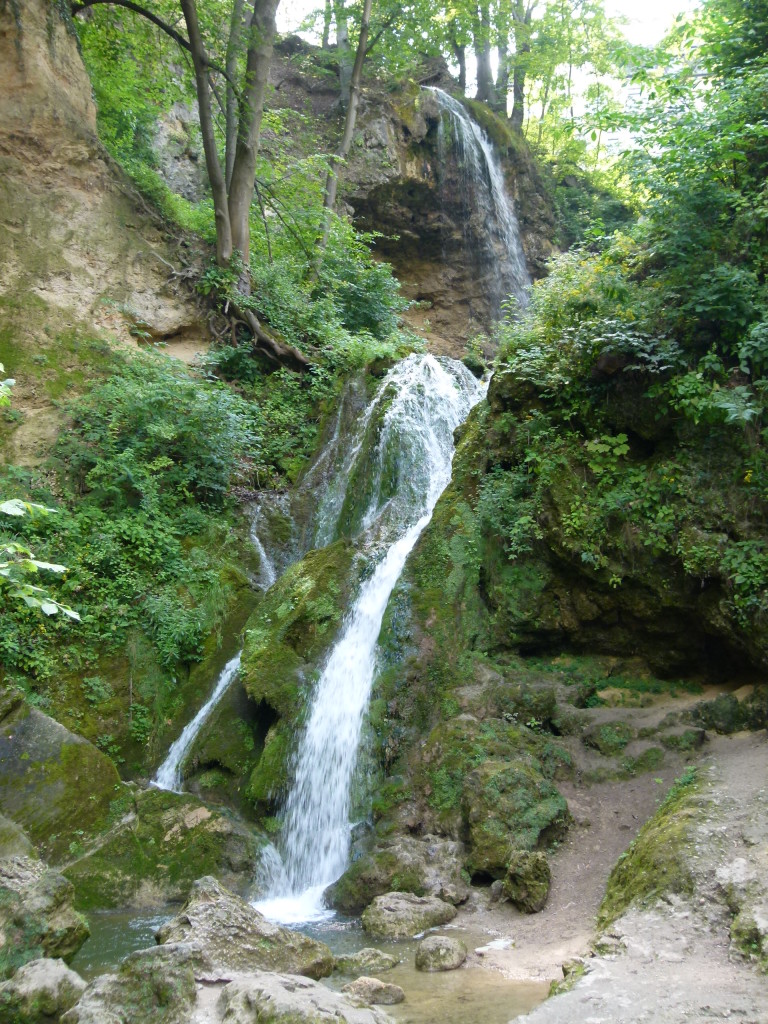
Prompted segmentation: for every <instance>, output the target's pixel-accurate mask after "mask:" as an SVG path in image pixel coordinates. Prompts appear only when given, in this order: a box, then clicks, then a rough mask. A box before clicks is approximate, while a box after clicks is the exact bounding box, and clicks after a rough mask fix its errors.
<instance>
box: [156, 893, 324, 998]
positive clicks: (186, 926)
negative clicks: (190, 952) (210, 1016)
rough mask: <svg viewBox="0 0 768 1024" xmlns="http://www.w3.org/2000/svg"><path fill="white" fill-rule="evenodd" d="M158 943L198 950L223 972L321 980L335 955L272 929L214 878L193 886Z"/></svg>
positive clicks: (296, 935) (308, 940) (321, 945)
mask: <svg viewBox="0 0 768 1024" xmlns="http://www.w3.org/2000/svg"><path fill="white" fill-rule="evenodd" d="M157 940H158V942H160V943H166V942H171V943H174V942H176V943H178V942H181V943H188V944H193V945H196V946H199V947H201V948H202V949H203V950H204V951H205V955H206V957H208V959H209V960H210V961H211V963H213V964H214V965H215V966H217V967H219V968H221V969H222V970H225V971H254V970H265V971H284V972H286V973H288V974H302V975H305V976H306V977H309V978H324V977H326V976H327V975H329V974H330V973H331V972H332V970H333V954H332V953H331V951H330V949H329V948H328V947H327V946H326V945H325V944H324V943H322V942H316V941H315V940H314V939H311V938H309V937H308V936H306V935H302V934H301V932H294V931H291V930H290V929H288V928H281V927H279V926H278V925H276V924H273V923H272V922H271V921H268V920H267V919H266V918H265V917H264V915H263V914H260V913H259V912H258V910H255V909H254V908H253V907H252V906H251V905H250V903H246V902H245V900H242V899H240V897H239V896H236V895H235V894H234V893H231V892H228V891H227V890H226V889H225V888H224V886H223V885H220V884H219V882H217V881H216V879H215V878H201V879H199V880H198V881H197V882H195V883H194V885H193V886H192V891H191V893H190V895H189V899H188V900H187V902H186V903H185V904H184V908H183V909H182V911H181V913H179V914H177V916H176V917H174V918H173V919H172V920H170V921H168V922H167V924H164V925H163V926H162V927H161V928H160V930H159V932H158V933H157Z"/></svg>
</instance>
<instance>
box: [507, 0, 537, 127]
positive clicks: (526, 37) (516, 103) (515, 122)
mask: <svg viewBox="0 0 768 1024" xmlns="http://www.w3.org/2000/svg"><path fill="white" fill-rule="evenodd" d="M535 6H536V5H535V3H531V4H529V5H528V7H526V6H525V5H524V3H523V0H515V5H514V7H513V8H512V21H513V28H514V35H515V60H514V66H513V69H512V113H511V114H510V118H509V120H510V124H511V126H512V128H513V129H514V131H516V132H522V130H523V119H524V117H525V74H526V71H527V69H528V56H529V54H530V52H531V16H532V14H533V8H534V7H535Z"/></svg>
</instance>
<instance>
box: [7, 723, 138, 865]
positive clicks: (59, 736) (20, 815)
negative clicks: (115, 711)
mask: <svg viewBox="0 0 768 1024" xmlns="http://www.w3.org/2000/svg"><path fill="white" fill-rule="evenodd" d="M119 789H120V776H119V775H118V774H117V769H116V768H115V766H114V764H113V763H112V761H111V760H110V759H109V758H108V757H107V756H106V755H105V754H102V753H101V751H100V750H97V749H96V747H95V746H93V744H92V743H89V742H88V741H87V740H84V739H83V738H82V737H81V736H76V735H75V734H74V733H72V732H70V731H69V729H65V728H64V726H63V725H60V724H59V723H58V722H55V721H54V720H53V719H52V718H49V717H48V715H44V714H43V713H42V711H38V710H37V709H36V708H30V707H28V706H26V705H21V706H19V707H17V708H16V710H15V711H13V712H12V713H11V714H10V715H8V716H7V717H6V718H5V719H4V720H3V721H2V723H0V807H2V808H3V812H4V813H5V814H6V815H8V816H9V817H10V818H12V819H13V821H14V822H15V823H16V824H17V825H19V826H20V827H21V828H22V829H24V831H25V832H26V833H27V835H28V837H29V839H30V840H31V841H32V842H33V843H34V844H35V845H36V846H37V847H38V848H39V849H42V850H43V851H44V856H46V858H47V859H49V860H50V861H51V862H52V863H55V862H56V861H57V860H59V859H63V858H65V857H69V856H70V854H69V843H70V840H71V839H72V838H73V827H74V828H77V829H78V830H83V831H84V832H89V831H91V830H95V829H97V828H98V827H99V826H100V825H101V824H102V823H103V822H104V821H105V820H106V818H107V815H108V813H109V805H110V803H111V801H112V800H113V799H114V797H115V795H116V792H117V791H119ZM73 822H76V823H77V824H76V825H75V826H73V824H72V823H73ZM79 834H80V835H82V834H83V833H82V832H80V833H79Z"/></svg>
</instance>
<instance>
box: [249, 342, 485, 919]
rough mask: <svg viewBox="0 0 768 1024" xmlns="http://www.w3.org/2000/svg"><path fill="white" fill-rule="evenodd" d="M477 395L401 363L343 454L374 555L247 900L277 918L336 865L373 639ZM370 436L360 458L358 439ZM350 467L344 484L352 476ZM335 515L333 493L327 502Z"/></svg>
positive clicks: (435, 371) (295, 911)
mask: <svg viewBox="0 0 768 1024" xmlns="http://www.w3.org/2000/svg"><path fill="white" fill-rule="evenodd" d="M482 394H483V387H482V385H481V384H480V383H479V382H478V381H476V380H475V379H474V378H473V377H472V375H471V374H470V373H469V372H468V371H467V370H466V368H465V367H464V366H462V364H460V363H456V362H453V361H450V360H446V361H445V362H443V363H440V362H438V361H437V360H436V359H434V358H433V357H432V356H409V357H408V358H407V359H405V360H403V362H401V363H399V364H398V365H397V366H395V367H394V368H393V369H392V370H391V371H390V372H389V374H388V375H387V377H386V378H385V380H384V381H383V383H382V386H381V388H380V390H379V393H378V395H377V397H376V398H375V399H374V402H373V403H372V406H371V407H370V408H369V409H368V410H367V411H366V413H365V415H364V416H363V417H362V421H361V425H360V433H359V434H358V436H357V437H356V438H355V439H354V440H353V442H352V445H351V448H352V450H353V451H354V452H355V458H356V459H358V458H362V459H365V458H366V457H367V458H368V459H369V461H370V463H371V464H370V465H368V466H367V467H363V468H365V470H366V472H365V477H364V478H365V480H366V487H365V493H366V494H367V496H368V497H367V507H366V508H365V510H364V515H363V516H362V519H361V521H360V526H361V530H362V532H363V534H364V535H365V537H366V538H367V539H369V540H370V541H372V542H374V543H375V544H376V546H377V547H378V546H379V545H381V546H383V547H385V554H384V555H383V557H382V558H381V560H380V561H379V563H378V565H377V566H376V569H375V571H374V572H373V574H372V575H371V577H370V578H369V579H368V580H367V581H366V582H365V583H364V584H363V586H362V588H361V590H360V593H359V595H358V597H357V600H356V601H355V604H354V606H353V607H352V608H351V609H350V612H349V614H348V615H347V618H346V620H345V623H344V626H343V628H342V632H341V636H340V638H339V640H338V641H337V643H336V646H335V647H334V648H333V650H332V651H331V653H330V656H329V658H328V661H327V663H326V665H325V668H324V670H323V673H322V675H321V677H320V680H319V681H318V683H317V687H316V690H315V694H314V699H313V702H312V706H311V709H310V713H309V717H308V721H307V725H306V728H305V730H304V733H303V735H302V737H301V740H300V743H299V749H298V753H297V757H296V761H295V782H294V786H293V789H292V790H291V792H290V794H289V796H288V800H287V802H286V806H285V814H284V827H283V837H282V869H278V867H277V865H276V863H275V858H274V856H271V857H270V858H269V869H270V876H271V877H270V890H269V893H268V897H267V899H265V900H264V901H262V902H261V903H259V904H257V906H258V908H259V909H260V910H261V911H262V912H263V913H265V914H266V915H267V916H268V917H272V918H274V919H276V920H280V921H283V922H286V923H288V922H297V921H307V920H312V919H317V918H319V917H322V916H325V915H327V913H328V911H325V910H324V909H323V907H322V903H321V898H322V893H323V890H324V889H325V888H326V887H327V886H328V885H330V884H331V882H333V881H335V880H336V879H337V878H338V877H339V875H340V874H341V873H342V872H343V871H344V869H345V868H346V866H347V861H348V858H349V848H350V822H349V810H350V789H351V784H352V778H353V774H354V770H355V765H356V762H357V753H358V746H359V742H360V733H361V727H362V722H363V715H364V712H365V708H366V706H367V703H368V698H369V695H370V690H371V685H372V682H373V678H374V671H375V666H376V643H377V640H378V635H379V631H380V629H381V622H382V619H383V616H384V611H385V609H386V606H387V602H388V600H389V596H390V594H391V593H392V590H393V588H394V586H395V583H396V582H397V580H398V577H399V576H400V573H401V572H402V569H403V566H404V565H405V561H406V558H407V557H408V554H409V553H410V551H411V550H412V548H413V546H414V544H415V543H416V541H417V539H418V537H419V535H420V534H421V532H422V530H423V529H424V527H425V526H426V525H427V523H428V522H429V520H430V518H431V515H432V511H433V509H434V506H435V503H436V502H437V499H438V498H439V496H440V494H441V493H442V491H443V489H444V488H445V486H446V484H447V483H448V481H449V480H450V472H451V459H452V455H453V431H454V429H455V428H456V427H457V426H458V425H459V424H460V423H461V422H462V421H463V420H464V419H465V417H466V416H467V414H468V413H469V410H470V409H471V407H472V405H474V404H475V402H477V401H479V399H480V398H481V397H482ZM369 430H377V431H378V439H377V443H376V445H375V447H374V449H373V455H372V456H371V448H370V445H368V444H365V443H364V437H363V436H362V435H363V434H365V432H367V431H369ZM359 469H360V467H356V466H355V465H353V464H352V465H350V466H349V468H348V473H347V479H348V480H352V479H357V480H361V479H363V475H362V474H358V473H357V472H356V471H357V470H359ZM333 501H334V504H335V505H336V507H337V508H339V507H340V504H342V503H343V502H342V503H340V502H339V498H338V496H335V497H334V498H333Z"/></svg>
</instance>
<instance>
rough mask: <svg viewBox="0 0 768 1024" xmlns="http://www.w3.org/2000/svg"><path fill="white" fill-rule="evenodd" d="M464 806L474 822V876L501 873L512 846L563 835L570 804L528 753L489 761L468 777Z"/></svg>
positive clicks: (525, 847)
mask: <svg viewBox="0 0 768 1024" xmlns="http://www.w3.org/2000/svg"><path fill="white" fill-rule="evenodd" d="M462 806H463V808H464V814H465V817H466V821H467V823H468V826H469V846H470V853H469V856H468V857H467V861H466V867H467V870H468V871H469V872H470V874H471V875H473V876H480V877H490V878H502V877H503V876H504V873H505V872H506V868H507V864H508V862H509V856H510V851H511V850H513V849H522V850H532V849H533V848H534V847H535V846H537V845H538V844H540V843H543V842H547V841H551V840H554V839H556V838H557V837H558V836H560V835H562V833H563V831H564V829H565V828H566V825H567V818H568V805H567V803H566V801H565V799H564V798H563V797H562V796H561V795H560V793H559V792H558V791H557V789H556V788H555V787H554V785H553V784H552V783H551V782H550V781H549V780H548V779H545V778H544V776H543V775H542V774H541V772H540V771H539V769H538V767H537V766H536V764H535V763H534V762H532V761H531V760H530V759H528V758H526V757H524V756H523V757H519V758H517V759H515V760H514V761H511V762H510V761H500V760H495V759H494V760H489V761H485V762H483V763H482V764H480V765H478V766H477V767H476V768H474V769H473V770H472V771H471V772H470V774H469V775H468V776H467V778H466V780H465V783H464V789H463V793H462Z"/></svg>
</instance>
